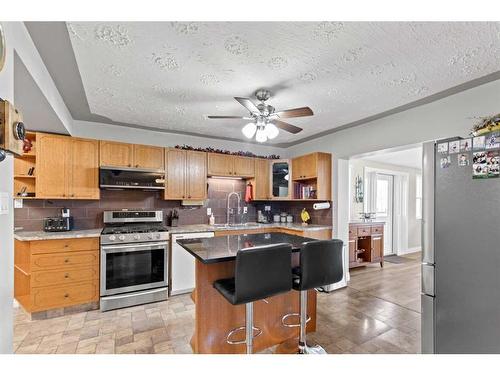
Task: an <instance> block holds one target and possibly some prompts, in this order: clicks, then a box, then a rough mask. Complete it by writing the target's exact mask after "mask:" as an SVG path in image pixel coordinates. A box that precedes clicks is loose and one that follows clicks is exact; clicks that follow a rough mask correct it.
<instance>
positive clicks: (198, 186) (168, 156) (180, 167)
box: [164, 148, 207, 200]
mask: <svg viewBox="0 0 500 375" xmlns="http://www.w3.org/2000/svg"><path fill="white" fill-rule="evenodd" d="M165 166H166V173H165V174H166V177H165V196H164V199H165V200H188V199H189V200H202V199H206V198H207V154H206V153H205V152H200V151H184V150H179V149H175V148H169V149H167V150H166V151H165Z"/></svg>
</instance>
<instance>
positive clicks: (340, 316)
mask: <svg viewBox="0 0 500 375" xmlns="http://www.w3.org/2000/svg"><path fill="white" fill-rule="evenodd" d="M407 257H408V258H410V259H411V261H410V262H408V263H403V264H392V263H388V262H386V263H385V266H384V268H383V269H381V268H380V267H379V266H378V265H370V266H369V267H365V268H362V269H356V270H353V271H352V273H351V281H350V283H349V286H348V287H347V288H344V289H341V290H338V291H335V292H333V293H330V294H324V293H319V294H318V324H317V328H318V329H317V332H315V333H313V334H310V335H308V339H309V340H310V341H315V342H317V343H319V344H321V345H323V346H324V347H325V349H326V350H327V352H329V353H419V352H420V313H419V311H420V267H419V264H420V262H419V259H420V253H414V254H410V255H408V256H407ZM193 329H194V304H193V302H192V301H191V299H190V297H189V295H183V296H176V297H173V298H171V299H170V300H169V301H166V302H160V303H155V304H150V305H145V306H137V307H131V308H127V309H122V310H116V311H108V312H104V313H101V312H99V311H98V310H97V311H90V312H83V313H76V314H73V315H67V316H62V317H57V318H52V319H48V320H38V321H30V320H29V319H28V316H27V314H25V313H24V312H23V311H22V309H20V308H16V313H15V326H14V351H15V352H16V353H26V354H27V353H61V354H62V353H82V354H83V353H99V354H101V353H102V354H109V353H164V354H169V353H191V347H190V345H189V341H190V339H191V335H192V333H193ZM266 352H272V351H271V350H268V351H266Z"/></svg>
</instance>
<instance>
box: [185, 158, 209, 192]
mask: <svg viewBox="0 0 500 375" xmlns="http://www.w3.org/2000/svg"><path fill="white" fill-rule="evenodd" d="M186 194H187V198H188V199H205V198H206V197H207V154H206V153H204V152H197V151H187V152H186Z"/></svg>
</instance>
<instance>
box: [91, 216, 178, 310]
mask: <svg viewBox="0 0 500 375" xmlns="http://www.w3.org/2000/svg"><path fill="white" fill-rule="evenodd" d="M160 212H161V211H160ZM109 215H110V213H106V214H105V223H106V222H107V223H110V222H112V223H113V224H111V225H108V226H106V227H105V228H104V230H103V233H102V234H101V262H100V263H101V278H100V280H101V285H100V291H101V299H100V302H101V303H100V304H101V310H103V311H105V310H111V309H116V308H121V307H126V306H133V305H138V304H143V303H151V302H157V301H161V300H165V299H167V297H168V263H167V262H168V248H169V246H168V233H167V232H166V228H164V226H163V225H162V224H161V221H160V222H153V223H151V220H150V219H146V217H149V216H151V217H153V214H152V213H151V215H149V214H144V211H119V212H115V214H114V218H113V220H106V218H107V217H109ZM117 219H118V220H120V225H118V224H117V222H116V220H117ZM161 219H162V216H161V215H160V220H161ZM144 220H146V221H144Z"/></svg>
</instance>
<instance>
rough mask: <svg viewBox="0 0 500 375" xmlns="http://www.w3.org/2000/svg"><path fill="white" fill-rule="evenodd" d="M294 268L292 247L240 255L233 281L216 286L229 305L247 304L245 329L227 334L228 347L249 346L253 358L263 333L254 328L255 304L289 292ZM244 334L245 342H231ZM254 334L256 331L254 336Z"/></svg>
mask: <svg viewBox="0 0 500 375" xmlns="http://www.w3.org/2000/svg"><path fill="white" fill-rule="evenodd" d="M291 266H292V247H291V245H289V244H277V245H269V246H259V247H252V248H248V249H243V250H240V251H238V253H237V254H236V267H235V274H234V278H231V279H221V280H216V281H215V282H214V288H215V289H217V291H218V292H219V293H220V294H222V295H223V296H224V298H226V299H227V300H228V301H229V303H230V304H232V305H241V304H245V326H244V327H238V328H235V329H233V330H231V331H230V332H229V333H228V335H227V339H226V340H227V343H228V344H231V345H235V344H246V346H247V354H252V352H253V339H254V337H257V336H259V335H260V334H261V333H262V331H261V330H260V329H259V328H256V327H254V326H253V302H255V301H258V300H261V299H264V298H268V297H271V296H274V295H276V294H280V293H285V292H288V291H290V290H291V289H292V274H291V273H290V268H291ZM242 330H245V337H246V339H245V340H242V341H233V340H231V336H232V335H233V334H234V333H236V332H238V331H242ZM253 331H256V334H255V335H254V334H253Z"/></svg>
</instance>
